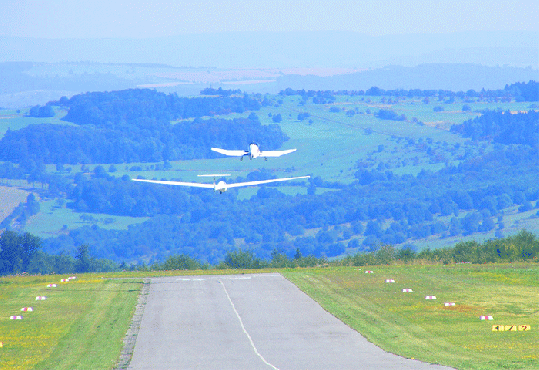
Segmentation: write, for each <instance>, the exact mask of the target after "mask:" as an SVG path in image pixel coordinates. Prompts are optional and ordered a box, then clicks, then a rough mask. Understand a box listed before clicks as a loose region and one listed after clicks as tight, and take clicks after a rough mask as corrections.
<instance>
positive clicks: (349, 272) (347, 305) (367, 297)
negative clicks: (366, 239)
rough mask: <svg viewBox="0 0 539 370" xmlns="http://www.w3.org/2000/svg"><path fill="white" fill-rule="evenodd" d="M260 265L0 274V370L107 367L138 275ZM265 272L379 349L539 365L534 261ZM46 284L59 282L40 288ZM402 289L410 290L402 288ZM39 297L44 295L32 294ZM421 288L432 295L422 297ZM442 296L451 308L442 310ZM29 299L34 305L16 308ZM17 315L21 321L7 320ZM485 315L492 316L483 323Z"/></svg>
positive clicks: (479, 365)
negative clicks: (293, 287) (28, 309)
mask: <svg viewBox="0 0 539 370" xmlns="http://www.w3.org/2000/svg"><path fill="white" fill-rule="evenodd" d="M366 270H370V271H373V273H365V271H366ZM267 271H270V270H257V271H248V270H244V271H242V270H204V271H164V272H121V273H107V274H82V275H78V276H77V279H76V280H71V281H69V282H67V283H61V282H60V279H61V278H65V277H67V276H56V275H51V276H17V277H3V278H1V279H0V312H1V313H2V316H1V317H0V342H2V343H3V346H2V347H1V348H0V356H1V359H2V361H1V362H0V369H111V368H114V367H115V366H116V365H117V363H118V359H119V356H120V353H121V350H122V346H123V339H124V336H125V334H126V331H127V329H128V327H129V324H130V320H131V317H132V315H133V313H134V311H135V306H136V302H137V297H138V294H139V292H140V289H141V287H142V280H143V278H145V277H148V276H163V275H185V274H224V273H247V272H267ZM271 271H278V272H280V273H282V274H283V275H284V276H285V277H286V278H287V279H288V280H290V281H291V282H293V283H294V284H296V285H297V286H298V287H299V288H300V289H301V290H302V291H304V292H305V293H306V294H308V295H309V296H311V297H312V298H313V299H314V300H316V301H317V302H318V303H319V304H320V305H321V306H322V307H323V308H324V309H326V310H327V311H328V312H330V313H331V314H333V315H335V316H336V317H337V318H339V319H340V320H342V321H343V322H344V323H346V324H347V325H349V326H350V327H352V328H353V329H355V330H357V331H358V332H360V333H361V334H362V335H363V336H365V337H366V338H367V339H368V340H369V341H371V342H373V343H375V344H376V345H378V346H380V347H381V348H383V349H384V350H386V351H389V352H392V353H396V354H399V355H401V356H404V357H407V358H415V359H417V360H421V361H425V362H429V363H439V364H444V365H447V366H451V367H454V368H457V369H535V368H539V352H538V351H537V343H538V342H539V332H538V328H539V311H538V308H537V307H539V266H537V264H535V263H514V264H488V265H471V264H457V265H445V266H444V265H391V266H370V267H365V268H362V269H360V268H357V267H318V268H309V269H287V270H271ZM118 278H120V279H118ZM121 278H130V279H121ZM386 279H394V280H395V283H386V282H385V280H386ZM49 283H56V284H57V288H47V287H46V285H47V284H49ZM404 288H409V289H412V290H413V292H411V293H403V292H402V289H404ZM38 295H45V296H47V300H45V301H36V300H35V297H36V296H38ZM427 295H434V296H436V299H435V300H426V299H425V296H427ZM445 302H454V303H455V306H448V307H446V306H445V305H444V303H445ZM27 306H31V307H33V308H34V311H33V312H26V313H25V312H20V309H21V308H22V307H27ZM21 314H22V315H23V316H24V319H23V320H10V319H9V316H10V315H21ZM482 315H486V316H489V315H490V316H493V320H490V321H489V320H484V321H483V320H480V316H482ZM493 325H529V326H530V327H531V329H530V330H527V331H518V330H517V331H503V332H499V331H493V330H492V327H493Z"/></svg>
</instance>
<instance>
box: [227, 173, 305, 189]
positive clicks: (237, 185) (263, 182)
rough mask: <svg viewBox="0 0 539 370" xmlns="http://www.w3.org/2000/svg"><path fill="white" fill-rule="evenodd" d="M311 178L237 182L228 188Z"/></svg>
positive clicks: (300, 177)
mask: <svg viewBox="0 0 539 370" xmlns="http://www.w3.org/2000/svg"><path fill="white" fill-rule="evenodd" d="M309 177H310V176H299V177H283V178H280V179H270V180H260V181H246V182H237V183H235V184H226V187H227V188H238V187H240V186H252V185H261V184H267V183H269V182H278V181H289V180H296V179H308V178H309Z"/></svg>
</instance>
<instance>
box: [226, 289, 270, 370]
mask: <svg viewBox="0 0 539 370" xmlns="http://www.w3.org/2000/svg"><path fill="white" fill-rule="evenodd" d="M219 283H220V284H221V285H222V286H223V289H224V291H225V294H226V297H227V298H228V301H229V302H230V305H231V306H232V309H233V310H234V313H235V314H236V317H237V318H238V320H239V322H240V325H241V329H242V330H243V332H244V333H245V335H246V336H247V339H249V342H250V343H251V347H253V351H254V352H255V354H256V355H257V356H258V357H260V359H261V360H262V361H263V362H264V363H265V364H266V365H268V366H271V367H272V368H273V369H275V370H279V368H277V367H275V366H273V365H272V364H270V363H269V362H268V361H266V359H265V358H264V356H262V355H261V354H260V352H258V350H257V349H256V346H255V344H254V342H253V339H252V338H251V336H250V335H249V333H248V332H247V330H246V329H245V326H244V325H243V320H242V319H241V317H240V314H239V313H238V311H237V310H236V306H234V302H232V299H231V298H230V295H229V294H228V291H227V290H226V287H225V284H223V282H222V281H221V280H219Z"/></svg>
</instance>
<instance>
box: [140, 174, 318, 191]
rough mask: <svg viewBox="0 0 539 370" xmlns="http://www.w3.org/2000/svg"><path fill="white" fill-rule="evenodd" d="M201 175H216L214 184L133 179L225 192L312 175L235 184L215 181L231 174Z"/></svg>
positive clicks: (305, 177) (306, 177) (142, 180)
mask: <svg viewBox="0 0 539 370" xmlns="http://www.w3.org/2000/svg"><path fill="white" fill-rule="evenodd" d="M198 176H200V177H202V176H212V177H214V182H213V184H202V183H199V182H184V181H158V180H144V179H132V180H133V181H141V182H151V183H153V184H163V185H180V186H192V187H196V188H206V189H213V190H215V191H218V192H219V193H221V194H223V193H224V192H225V191H227V190H228V189H230V188H239V187H240V186H253V185H262V184H267V183H270V182H278V181H289V180H297V179H308V178H309V177H310V176H299V177H282V178H279V179H270V180H260V181H245V182H237V183H235V184H227V183H226V182H224V181H222V180H221V181H219V182H218V183H217V184H216V183H215V177H222V176H230V175H229V174H224V175H220V174H215V175H198Z"/></svg>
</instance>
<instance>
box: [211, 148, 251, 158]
mask: <svg viewBox="0 0 539 370" xmlns="http://www.w3.org/2000/svg"><path fill="white" fill-rule="evenodd" d="M211 150H213V151H214V152H217V153H221V154H224V155H229V156H232V157H242V156H244V155H247V154H249V152H248V151H245V150H226V149H221V148H211Z"/></svg>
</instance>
